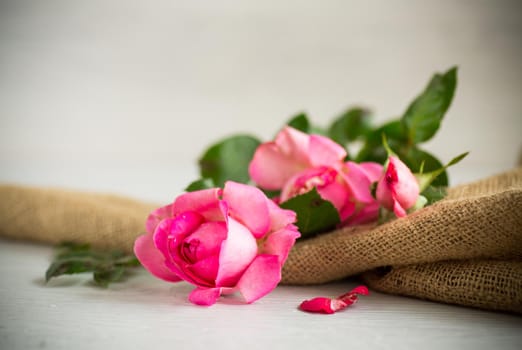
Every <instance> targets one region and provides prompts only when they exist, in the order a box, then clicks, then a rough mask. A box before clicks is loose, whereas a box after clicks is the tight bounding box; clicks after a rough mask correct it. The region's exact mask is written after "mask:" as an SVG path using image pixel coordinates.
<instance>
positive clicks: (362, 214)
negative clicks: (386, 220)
mask: <svg viewBox="0 0 522 350" xmlns="http://www.w3.org/2000/svg"><path fill="white" fill-rule="evenodd" d="M354 211H355V208H354ZM378 218H379V203H378V202H377V201H373V202H372V203H370V204H365V205H364V207H362V208H361V209H359V211H358V212H357V213H355V214H354V215H353V216H351V217H350V218H349V219H348V220H347V221H346V224H347V225H362V224H367V223H370V222H374V221H375V220H377V219H378Z"/></svg>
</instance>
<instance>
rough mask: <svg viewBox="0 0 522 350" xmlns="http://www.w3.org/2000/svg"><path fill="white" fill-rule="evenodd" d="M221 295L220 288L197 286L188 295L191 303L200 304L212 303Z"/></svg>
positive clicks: (207, 304) (208, 304)
mask: <svg viewBox="0 0 522 350" xmlns="http://www.w3.org/2000/svg"><path fill="white" fill-rule="evenodd" d="M220 295H221V288H202V287H197V288H196V289H194V290H193V291H192V292H191V293H190V295H189V300H190V302H191V303H193V304H196V305H202V306H210V305H214V304H215V303H216V301H217V300H218V298H219V296H220Z"/></svg>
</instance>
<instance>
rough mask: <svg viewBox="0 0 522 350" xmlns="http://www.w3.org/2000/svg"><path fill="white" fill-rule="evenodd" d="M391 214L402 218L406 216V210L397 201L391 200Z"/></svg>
mask: <svg viewBox="0 0 522 350" xmlns="http://www.w3.org/2000/svg"><path fill="white" fill-rule="evenodd" d="M393 212H394V213H395V215H397V217H398V218H402V217H404V216H406V210H405V209H404V208H403V207H402V206H401V203H399V201H398V200H396V199H395V198H394V199H393Z"/></svg>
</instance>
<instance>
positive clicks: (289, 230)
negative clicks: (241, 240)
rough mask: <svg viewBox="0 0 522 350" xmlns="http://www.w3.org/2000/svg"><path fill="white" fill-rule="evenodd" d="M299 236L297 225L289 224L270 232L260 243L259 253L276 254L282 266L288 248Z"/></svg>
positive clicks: (290, 247) (288, 250)
mask: <svg viewBox="0 0 522 350" xmlns="http://www.w3.org/2000/svg"><path fill="white" fill-rule="evenodd" d="M300 236H301V234H300V233H299V231H297V227H296V226H294V225H292V224H289V225H287V227H285V228H284V229H281V230H278V231H276V232H273V233H271V234H270V235H269V236H268V237H267V239H266V240H265V241H264V242H263V243H262V244H261V245H260V248H259V250H260V251H259V253H260V254H268V255H276V256H277V257H278V261H279V264H280V265H281V266H283V264H284V263H285V261H286V258H287V257H288V253H289V252H290V249H292V247H293V246H294V244H295V240H296V239H297V238H299V237H300Z"/></svg>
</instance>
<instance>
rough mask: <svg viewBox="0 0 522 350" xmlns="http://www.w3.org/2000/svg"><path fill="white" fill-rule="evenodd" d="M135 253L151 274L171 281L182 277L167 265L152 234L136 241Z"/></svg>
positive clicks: (176, 280) (140, 237) (179, 279)
mask: <svg viewBox="0 0 522 350" xmlns="http://www.w3.org/2000/svg"><path fill="white" fill-rule="evenodd" d="M134 254H136V257H137V258H138V260H139V261H140V263H141V264H142V265H143V267H145V268H146V269H147V270H148V271H149V272H150V273H151V274H153V275H154V276H156V277H158V278H161V279H162V280H165V281H169V282H178V281H181V280H182V279H181V278H180V277H179V276H178V275H176V274H175V273H174V272H172V271H171V270H170V269H169V268H168V267H167V266H166V265H165V257H164V256H163V254H162V253H161V252H160V251H159V250H158V249H156V246H155V245H154V241H153V240H152V235H150V234H145V235H142V236H139V237H138V238H137V239H136V241H135V242H134Z"/></svg>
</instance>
